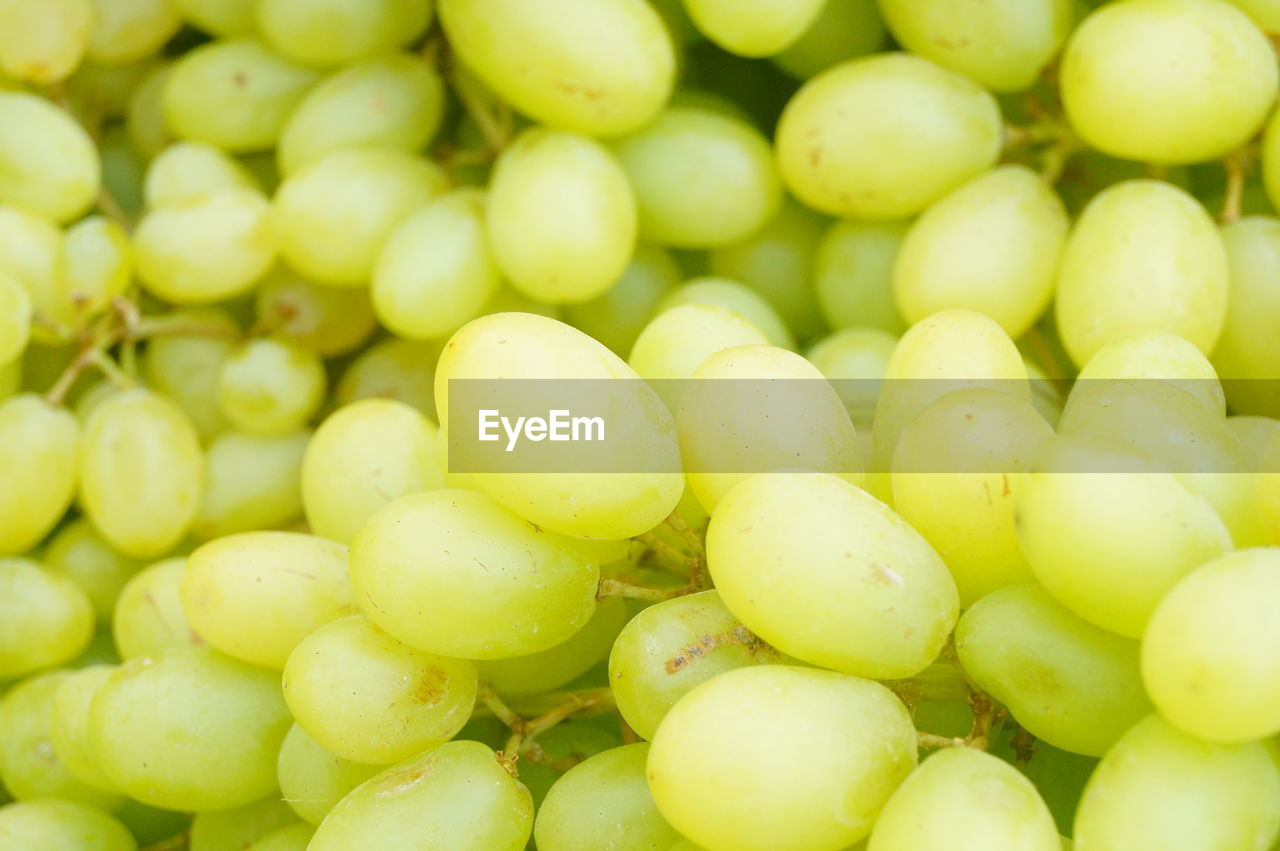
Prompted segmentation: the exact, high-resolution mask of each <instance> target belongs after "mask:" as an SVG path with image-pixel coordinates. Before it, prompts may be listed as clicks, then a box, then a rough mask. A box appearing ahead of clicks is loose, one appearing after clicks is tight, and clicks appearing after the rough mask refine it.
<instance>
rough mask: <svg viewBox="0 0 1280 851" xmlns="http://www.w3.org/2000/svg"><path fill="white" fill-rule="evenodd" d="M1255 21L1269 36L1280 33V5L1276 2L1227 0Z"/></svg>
mask: <svg viewBox="0 0 1280 851" xmlns="http://www.w3.org/2000/svg"><path fill="white" fill-rule="evenodd" d="M1227 2H1229V3H1231V5H1233V6H1235V7H1236V8H1238V9H1240V10H1241V11H1243V12H1244V13H1245V14H1246V15H1248V16H1249V17H1250V18H1252V19H1253V22H1254V23H1255V24H1257V26H1258V29H1260V30H1262V31H1263V32H1264V33H1266V34H1267V35H1268V36H1272V35H1275V34H1276V33H1278V32H1280V5H1278V4H1277V3H1276V2H1275V0H1227Z"/></svg>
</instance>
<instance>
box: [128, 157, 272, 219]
mask: <svg viewBox="0 0 1280 851" xmlns="http://www.w3.org/2000/svg"><path fill="white" fill-rule="evenodd" d="M232 189H256V190H258V191H259V192H261V190H262V187H261V186H260V185H259V184H258V182H257V181H256V180H255V179H254V178H253V176H252V175H251V174H250V173H249V170H248V169H247V168H245V166H244V164H243V163H241V162H240V161H239V160H237V159H235V158H234V157H232V156H230V155H229V154H227V153H224V152H223V151H221V150H219V149H218V148H216V147H214V146H213V145H208V144H205V143H204V142H174V143H173V144H171V145H169V146H167V147H166V148H165V149H164V150H163V151H161V152H160V153H159V154H158V155H157V156H156V158H155V159H153V160H152V161H151V163H150V165H148V166H147V177H146V183H145V185H144V187H143V190H144V192H145V193H146V201H147V206H148V207H150V208H152V209H161V208H165V207H182V206H186V205H188V204H191V203H193V202H196V201H203V200H205V199H207V198H208V197H209V196H211V195H216V194H218V193H219V192H223V191H226V190H232Z"/></svg>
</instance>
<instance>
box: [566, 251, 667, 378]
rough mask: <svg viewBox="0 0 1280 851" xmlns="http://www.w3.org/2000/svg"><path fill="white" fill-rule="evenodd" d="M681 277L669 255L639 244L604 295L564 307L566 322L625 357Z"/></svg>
mask: <svg viewBox="0 0 1280 851" xmlns="http://www.w3.org/2000/svg"><path fill="white" fill-rule="evenodd" d="M682 277H683V275H682V274H681V271H680V267H679V266H678V265H677V264H676V261H675V260H674V259H673V258H672V257H671V255H670V254H669V253H668V252H666V251H665V250H663V249H661V248H658V247H657V246H656V245H649V244H647V243H643V242H642V243H640V244H638V245H637V246H636V250H635V253H634V254H632V255H631V262H630V263H629V264H628V265H627V268H626V269H625V270H623V272H622V275H621V276H620V277H619V278H618V280H616V281H614V283H613V285H612V286H611V287H610V288H609V289H608V290H606V291H605V292H604V294H603V295H600V296H597V297H596V298H593V299H591V300H590V301H583V302H578V303H577V304H570V305H566V306H565V311H564V313H565V321H566V322H568V323H569V324H570V325H573V326H574V327H575V328H577V329H578V330H580V331H582V332H584V333H585V334H587V335H588V336H590V337H592V338H593V339H595V340H597V341H598V342H601V343H604V344H605V345H606V346H608V347H609V348H610V349H612V350H613V352H614V354H616V355H618V356H619V357H626V356H627V355H628V354H630V353H631V347H632V346H634V345H635V342H636V339H637V338H638V337H639V336H640V332H641V331H643V330H644V328H645V325H647V324H648V322H649V317H650V316H652V315H653V314H654V312H655V309H656V308H657V306H658V302H659V301H661V300H662V297H663V296H664V295H665V294H666V293H667V292H668V291H669V290H670V289H672V288H673V287H675V285H676V284H678V283H679V282H680V280H681V278H682Z"/></svg>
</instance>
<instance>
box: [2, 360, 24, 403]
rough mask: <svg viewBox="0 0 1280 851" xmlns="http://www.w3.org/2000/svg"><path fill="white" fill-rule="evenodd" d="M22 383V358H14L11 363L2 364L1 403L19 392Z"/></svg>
mask: <svg viewBox="0 0 1280 851" xmlns="http://www.w3.org/2000/svg"><path fill="white" fill-rule="evenodd" d="M21 382H22V356H21V355H19V356H18V357H16V358H14V359H13V360H11V361H7V362H0V402H3V401H4V400H6V399H8V398H10V397H12V396H13V394H14V393H17V392H18V385H19V384H20V383H21Z"/></svg>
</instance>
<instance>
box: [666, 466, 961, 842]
mask: <svg viewBox="0 0 1280 851" xmlns="http://www.w3.org/2000/svg"><path fill="white" fill-rule="evenodd" d="M707 562H708V565H709V567H710V568H711V573H712V576H713V577H714V578H715V580H716V587H717V588H718V589H719V591H720V594H721V597H722V598H723V599H724V602H725V605H727V606H728V607H729V610H730V611H732V612H733V613H734V614H735V615H736V616H737V617H738V618H740V619H741V620H742V622H743V623H744V624H745V625H746V626H747V628H748V629H750V630H751V631H752V632H754V633H756V634H757V635H759V636H760V637H761V638H763V639H764V640H765V641H767V642H769V643H770V644H772V645H773V646H775V647H777V648H778V649H779V650H781V651H782V652H784V653H788V654H790V655H792V656H795V657H796V658H798V659H802V660H804V661H806V662H810V663H812V664H816V665H821V666H823V667H829V668H833V669H835V670H839V671H843V672H845V673H851V674H858V675H860V676H872V677H876V678H886V677H910V676H912V675H913V674H916V673H918V672H920V671H922V670H924V668H925V667H926V666H927V665H928V664H929V663H930V662H932V661H933V659H934V657H935V656H937V655H938V652H939V651H940V650H941V649H942V645H943V644H944V643H945V641H946V638H947V636H948V634H950V632H951V628H952V627H953V626H954V625H955V621H956V617H957V615H958V614H959V603H958V598H957V594H956V586H955V583H954V582H953V581H952V579H951V575H950V574H949V573H948V572H947V568H946V565H945V564H943V562H942V559H940V558H939V557H938V555H937V554H936V553H935V552H934V551H933V550H932V549H931V548H930V547H929V545H928V543H926V542H925V540H924V539H923V538H922V537H920V535H919V534H918V533H917V532H916V531H915V530H914V529H912V528H911V527H910V526H908V525H907V524H906V523H905V522H904V521H903V520H901V519H900V518H899V517H898V516H897V515H896V514H894V513H893V512H892V511H891V510H890V509H889V508H887V507H886V506H885V505H884V504H883V503H880V502H878V501H877V500H875V499H873V498H872V497H870V496H868V495H867V494H866V493H865V492H863V491H861V490H859V489H858V488H856V487H854V486H853V485H851V484H849V483H848V482H846V481H844V480H842V479H840V478H837V477H835V476H830V475H821V474H814V473H761V474H758V475H755V476H752V477H751V478H750V479H747V480H746V481H745V482H743V483H742V484H740V485H738V486H737V487H736V488H734V489H733V490H732V491H730V492H729V494H728V495H727V496H726V497H725V498H724V499H723V500H721V502H720V504H719V505H718V506H717V507H716V511H715V514H714V515H713V516H712V518H711V525H710V527H709V529H708V531H707ZM784 577H785V578H784ZM677 827H678V825H677ZM695 838H696V837H695Z"/></svg>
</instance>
